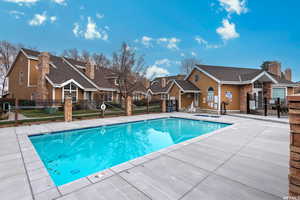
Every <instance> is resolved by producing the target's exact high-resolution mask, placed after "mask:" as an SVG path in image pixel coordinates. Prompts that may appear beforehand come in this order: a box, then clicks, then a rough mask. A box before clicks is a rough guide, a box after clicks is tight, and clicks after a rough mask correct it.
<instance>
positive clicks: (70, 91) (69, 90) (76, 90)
mask: <svg viewBox="0 0 300 200" xmlns="http://www.w3.org/2000/svg"><path fill="white" fill-rule="evenodd" d="M71 84H72V83H70V89H68V90H65V88H64V87H63V88H62V89H63V90H62V91H63V93H62V95H63V100H64V97H65V91H68V92H69V93H72V92H76V101H75V103H77V102H78V86H77V85H76V89H75V90H72V89H71Z"/></svg>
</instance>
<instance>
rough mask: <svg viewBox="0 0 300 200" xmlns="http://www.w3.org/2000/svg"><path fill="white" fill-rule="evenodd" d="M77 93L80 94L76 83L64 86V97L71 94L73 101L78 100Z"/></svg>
mask: <svg viewBox="0 0 300 200" xmlns="http://www.w3.org/2000/svg"><path fill="white" fill-rule="evenodd" d="M77 94H78V88H77V86H76V85H75V84H74V83H70V84H68V85H66V86H64V94H63V95H64V97H65V96H71V97H72V102H73V103H75V102H77Z"/></svg>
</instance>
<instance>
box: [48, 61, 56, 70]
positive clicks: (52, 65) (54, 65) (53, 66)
mask: <svg viewBox="0 0 300 200" xmlns="http://www.w3.org/2000/svg"><path fill="white" fill-rule="evenodd" d="M49 65H51V66H52V67H53V68H55V69H57V67H56V66H55V65H54V64H53V63H52V62H50V63H49Z"/></svg>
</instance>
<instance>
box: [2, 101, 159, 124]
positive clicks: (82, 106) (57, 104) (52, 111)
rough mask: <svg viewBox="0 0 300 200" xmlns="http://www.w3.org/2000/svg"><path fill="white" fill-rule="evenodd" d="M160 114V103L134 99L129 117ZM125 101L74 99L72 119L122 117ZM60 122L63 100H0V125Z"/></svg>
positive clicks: (62, 118)
mask: <svg viewBox="0 0 300 200" xmlns="http://www.w3.org/2000/svg"><path fill="white" fill-rule="evenodd" d="M158 112H161V102H160V101H159V100H158V101H149V102H148V101H147V100H146V99H144V100H135V101H133V102H132V114H146V113H158ZM125 115H126V111H125V102H124V101H122V102H112V101H102V100H78V101H76V102H73V105H72V117H73V119H75V120H76V119H87V118H101V117H109V116H125ZM62 120H64V100H26V99H4V98H2V99H0V126H1V125H8V124H21V123H32V122H45V121H62Z"/></svg>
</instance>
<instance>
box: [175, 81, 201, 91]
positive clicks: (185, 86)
mask: <svg viewBox="0 0 300 200" xmlns="http://www.w3.org/2000/svg"><path fill="white" fill-rule="evenodd" d="M174 82H175V83H176V84H177V85H178V86H179V87H180V88H181V89H182V90H183V91H200V89H199V88H198V87H196V86H195V85H194V84H193V83H192V82H190V81H186V80H174Z"/></svg>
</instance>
